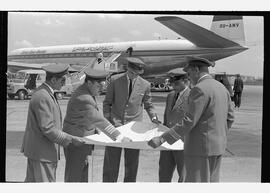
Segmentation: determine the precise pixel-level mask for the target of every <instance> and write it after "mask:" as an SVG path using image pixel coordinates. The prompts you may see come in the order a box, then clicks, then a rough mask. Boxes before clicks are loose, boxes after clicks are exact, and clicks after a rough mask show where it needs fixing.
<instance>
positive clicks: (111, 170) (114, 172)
mask: <svg viewBox="0 0 270 193" xmlns="http://www.w3.org/2000/svg"><path fill="white" fill-rule="evenodd" d="M121 151H122V148H119V147H108V146H107V147H106V148H105V155H104V163H103V182H117V178H118V173H119V165H120V159H121ZM124 152H125V154H124V159H125V177H124V182H136V177H137V171H138V165H139V154H140V150H139V149H128V148H124Z"/></svg>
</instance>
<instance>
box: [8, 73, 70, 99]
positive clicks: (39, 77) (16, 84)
mask: <svg viewBox="0 0 270 193" xmlns="http://www.w3.org/2000/svg"><path fill="white" fill-rule="evenodd" d="M45 77H46V72H45V71H44V70H20V71H18V72H17V73H16V74H15V77H14V78H12V79H9V81H8V82H7V94H8V97H9V98H10V99H14V98H15V97H16V96H17V97H18V99H20V100H24V99H27V98H28V97H29V96H31V95H32V94H33V92H34V91H35V89H36V88H37V87H39V86H40V85H41V84H42V83H43V82H44V81H45ZM72 91H73V85H72V84H71V79H70V78H67V79H66V84H65V85H64V86H63V87H62V88H61V90H60V91H55V92H56V96H57V99H62V98H63V96H64V95H67V94H71V93H72Z"/></svg>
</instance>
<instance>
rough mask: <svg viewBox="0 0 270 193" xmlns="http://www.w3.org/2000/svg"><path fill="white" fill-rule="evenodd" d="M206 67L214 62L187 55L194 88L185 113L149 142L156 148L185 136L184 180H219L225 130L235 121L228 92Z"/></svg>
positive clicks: (188, 68) (186, 69) (224, 146)
mask: <svg viewBox="0 0 270 193" xmlns="http://www.w3.org/2000/svg"><path fill="white" fill-rule="evenodd" d="M209 66H213V64H212V63H211V62H210V61H208V60H206V59H204V58H198V57H188V64H187V66H186V67H185V68H184V71H186V72H187V73H188V75H189V78H190V80H191V82H192V83H193V85H194V87H193V88H192V89H191V91H190V94H189V97H188V108H187V112H186V115H185V117H184V118H183V120H182V122H180V123H177V124H176V125H175V126H173V127H172V128H171V129H170V131H168V132H165V133H164V134H162V135H161V136H160V137H154V138H153V139H151V140H150V141H149V143H148V144H149V145H150V146H152V147H154V148H155V147H158V146H160V145H161V144H162V143H164V142H165V141H167V142H168V143H169V144H173V143H174V142H175V141H177V140H178V139H180V138H181V139H184V165H185V168H186V179H185V182H219V176H220V173H219V172H220V166H221V159H222V155H223V154H224V153H225V149H226V145H227V132H228V129H229V128H231V126H232V123H233V121H234V114H233V109H232V107H231V100H230V94H229V92H228V90H227V89H226V88H225V87H224V86H223V85H222V84H221V83H220V82H218V81H216V80H214V79H213V78H212V76H211V75H210V74H209V70H208V67H209Z"/></svg>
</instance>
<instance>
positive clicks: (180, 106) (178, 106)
mask: <svg viewBox="0 0 270 193" xmlns="http://www.w3.org/2000/svg"><path fill="white" fill-rule="evenodd" d="M189 92H190V88H186V90H184V91H183V93H182V94H181V95H180V96H179V97H178V99H177V100H176V102H175V104H174V105H173V101H174V98H175V94H176V93H175V91H172V92H170V93H169V94H168V96H167V100H166V107H165V112H164V125H165V126H167V127H169V128H171V127H173V126H174V125H175V124H177V123H180V122H181V121H182V119H183V118H184V116H185V112H186V111H187V101H188V95H189Z"/></svg>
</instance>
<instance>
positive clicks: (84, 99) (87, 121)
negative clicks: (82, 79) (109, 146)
mask: <svg viewBox="0 0 270 193" xmlns="http://www.w3.org/2000/svg"><path fill="white" fill-rule="evenodd" d="M96 128H98V129H100V130H101V131H103V132H104V133H105V134H106V135H108V136H109V137H110V138H112V139H113V140H116V137H117V136H118V135H119V134H120V132H119V131H117V130H115V128H114V126H113V125H112V124H111V123H110V122H109V121H108V120H107V119H106V118H104V116H103V115H102V112H100V111H99V110H98V107H97V103H96V101H95V98H94V97H93V96H92V95H91V91H90V90H89V89H88V88H87V85H86V84H85V83H84V84H82V85H81V86H79V87H78V88H77V89H76V91H75V92H74V93H73V94H72V96H71V98H70V100H69V102H68V105H67V112H66V117H65V120H64V127H63V131H65V132H66V133H69V134H71V135H75V136H79V137H84V136H88V135H93V134H95V131H96Z"/></svg>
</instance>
